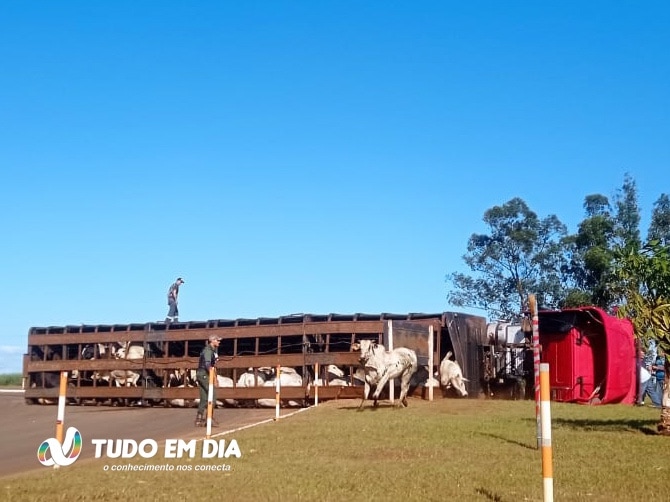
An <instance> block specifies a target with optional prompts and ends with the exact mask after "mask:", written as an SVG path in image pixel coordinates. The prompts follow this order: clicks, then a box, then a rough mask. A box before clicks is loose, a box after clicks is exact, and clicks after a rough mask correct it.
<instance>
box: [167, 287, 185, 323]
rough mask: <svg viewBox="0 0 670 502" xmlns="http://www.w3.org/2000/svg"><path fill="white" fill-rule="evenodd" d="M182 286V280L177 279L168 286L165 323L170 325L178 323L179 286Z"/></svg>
mask: <svg viewBox="0 0 670 502" xmlns="http://www.w3.org/2000/svg"><path fill="white" fill-rule="evenodd" d="M182 284H184V279H182V278H181V277H177V280H176V281H174V283H173V284H172V285H171V286H170V289H168V294H167V301H168V313H167V317H166V318H165V322H166V323H168V324H170V323H171V322H178V321H179V307H178V303H179V286H181V285H182Z"/></svg>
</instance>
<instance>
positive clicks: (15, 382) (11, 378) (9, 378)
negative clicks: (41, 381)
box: [0, 373, 23, 387]
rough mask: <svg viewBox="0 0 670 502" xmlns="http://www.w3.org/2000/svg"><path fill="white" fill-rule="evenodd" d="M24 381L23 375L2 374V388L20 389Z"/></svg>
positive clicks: (0, 384)
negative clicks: (17, 387)
mask: <svg viewBox="0 0 670 502" xmlns="http://www.w3.org/2000/svg"><path fill="white" fill-rule="evenodd" d="M22 380H23V376H22V375H21V373H5V374H0V387H16V386H19V387H20V386H21V381H22Z"/></svg>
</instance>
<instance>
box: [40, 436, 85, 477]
mask: <svg viewBox="0 0 670 502" xmlns="http://www.w3.org/2000/svg"><path fill="white" fill-rule="evenodd" d="M81 446H82V440H81V433H80V432H79V431H78V430H77V429H76V428H74V427H69V428H68V430H67V432H66V433H65V439H63V444H62V445H61V444H60V443H59V442H58V440H57V439H56V438H49V439H47V440H45V441H44V442H43V443H42V444H41V445H40V447H39V448H37V460H39V461H40V463H41V464H42V465H44V466H46V467H49V466H52V465H54V464H56V465H59V466H61V467H65V466H68V465H72V464H73V463H74V462H75V460H77V459H78V458H79V454H80V453H81Z"/></svg>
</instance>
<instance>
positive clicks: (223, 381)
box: [170, 370, 237, 408]
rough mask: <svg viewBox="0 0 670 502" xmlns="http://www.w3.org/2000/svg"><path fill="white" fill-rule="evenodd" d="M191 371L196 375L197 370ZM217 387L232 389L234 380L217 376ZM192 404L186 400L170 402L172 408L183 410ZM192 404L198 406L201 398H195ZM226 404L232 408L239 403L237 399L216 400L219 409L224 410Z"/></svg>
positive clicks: (181, 386)
mask: <svg viewBox="0 0 670 502" xmlns="http://www.w3.org/2000/svg"><path fill="white" fill-rule="evenodd" d="M191 371H193V372H194V373H195V370H191ZM196 386H197V383H196ZM183 387H184V385H180V386H179V387H178V388H183ZM216 387H217V388H222V387H228V388H232V387H233V379H232V378H229V377H225V376H221V375H216ZM190 402H191V401H187V400H185V399H172V400H171V401H170V404H171V405H172V406H177V407H180V408H183V407H188V406H189V404H190ZM192 402H193V403H194V404H195V405H198V404H199V403H200V398H199V397H198V398H195V399H194V400H193V401H192ZM224 402H225V403H226V404H228V405H230V406H237V401H236V400H235V399H224V400H223V401H220V400H218V399H217V400H216V406H217V407H219V408H222V407H223V405H224Z"/></svg>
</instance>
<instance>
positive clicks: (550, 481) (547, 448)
mask: <svg viewBox="0 0 670 502" xmlns="http://www.w3.org/2000/svg"><path fill="white" fill-rule="evenodd" d="M550 394H551V392H550V387H549V364H548V363H542V364H540V395H541V397H540V400H541V404H540V410H541V411H540V415H541V422H542V483H543V488H544V501H545V502H552V501H553V500H554V473H553V464H552V447H551V408H550V402H551V399H550Z"/></svg>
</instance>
